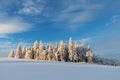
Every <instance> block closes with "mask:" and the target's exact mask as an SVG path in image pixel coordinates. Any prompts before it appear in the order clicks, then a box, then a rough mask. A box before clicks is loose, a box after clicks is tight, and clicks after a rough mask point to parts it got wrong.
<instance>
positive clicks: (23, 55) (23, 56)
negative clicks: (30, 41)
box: [22, 47, 27, 58]
mask: <svg viewBox="0 0 120 80" xmlns="http://www.w3.org/2000/svg"><path fill="white" fill-rule="evenodd" d="M26 50H27V49H26V47H24V48H23V50H22V58H25V53H26Z"/></svg>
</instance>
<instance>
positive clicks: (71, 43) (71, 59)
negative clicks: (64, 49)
mask: <svg viewBox="0 0 120 80" xmlns="http://www.w3.org/2000/svg"><path fill="white" fill-rule="evenodd" d="M68 46H69V47H68V52H69V60H70V61H73V55H74V54H73V41H72V38H71V37H70V39H69V45H68Z"/></svg>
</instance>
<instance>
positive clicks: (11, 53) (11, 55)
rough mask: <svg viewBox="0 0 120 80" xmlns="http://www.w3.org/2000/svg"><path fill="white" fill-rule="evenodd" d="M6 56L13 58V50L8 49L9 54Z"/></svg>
mask: <svg viewBox="0 0 120 80" xmlns="http://www.w3.org/2000/svg"><path fill="white" fill-rule="evenodd" d="M8 58H14V50H11V51H10V54H9V55H8Z"/></svg>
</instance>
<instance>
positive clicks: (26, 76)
mask: <svg viewBox="0 0 120 80" xmlns="http://www.w3.org/2000/svg"><path fill="white" fill-rule="evenodd" d="M0 80H120V67H115V66H103V65H95V64H86V63H72V62H52V61H35V60H15V59H5V58H1V59H0Z"/></svg>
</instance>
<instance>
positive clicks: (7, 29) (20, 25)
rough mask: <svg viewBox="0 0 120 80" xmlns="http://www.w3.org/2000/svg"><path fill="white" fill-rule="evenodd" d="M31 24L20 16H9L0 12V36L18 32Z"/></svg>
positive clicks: (27, 28) (26, 28)
mask: <svg viewBox="0 0 120 80" xmlns="http://www.w3.org/2000/svg"><path fill="white" fill-rule="evenodd" d="M32 27H33V26H32V24H30V23H27V22H25V21H24V20H23V19H22V18H21V17H17V16H16V17H11V16H9V15H7V14H5V13H1V14H0V37H6V35H7V34H13V33H20V32H24V31H27V30H29V29H31V28H32Z"/></svg>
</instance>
